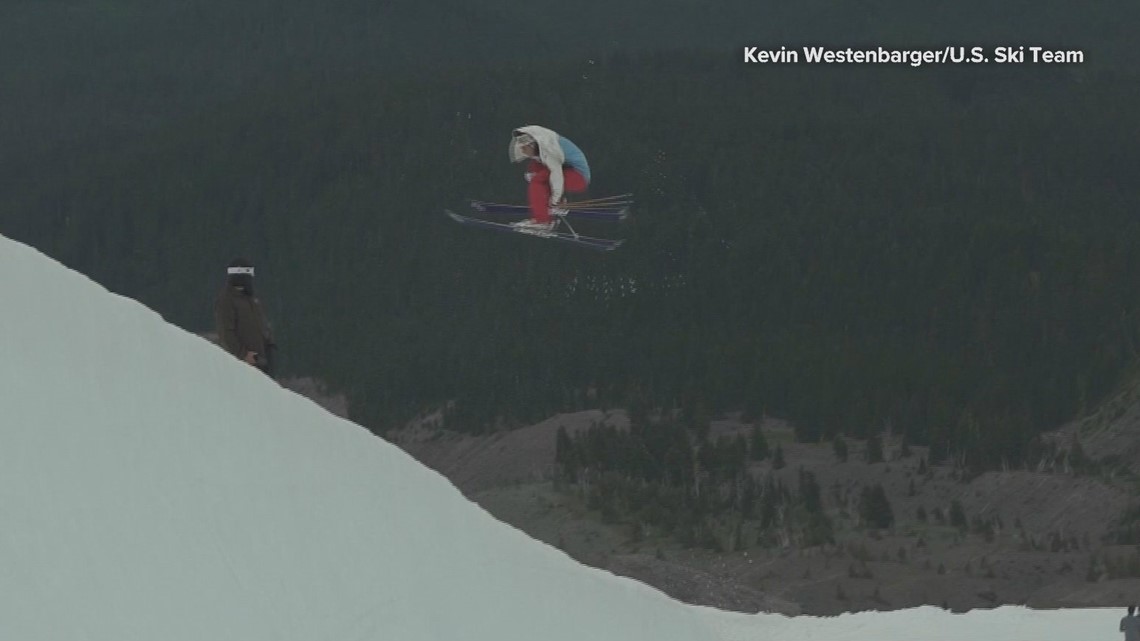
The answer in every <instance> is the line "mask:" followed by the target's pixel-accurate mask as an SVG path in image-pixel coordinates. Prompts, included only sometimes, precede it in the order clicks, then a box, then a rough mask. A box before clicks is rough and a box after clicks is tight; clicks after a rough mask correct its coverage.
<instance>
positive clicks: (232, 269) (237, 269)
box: [226, 267, 253, 276]
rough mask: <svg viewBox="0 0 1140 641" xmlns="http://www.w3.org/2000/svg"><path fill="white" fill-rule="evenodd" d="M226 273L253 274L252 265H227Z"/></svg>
mask: <svg viewBox="0 0 1140 641" xmlns="http://www.w3.org/2000/svg"><path fill="white" fill-rule="evenodd" d="M226 273H227V274H229V275H230V276H233V275H235V274H249V275H250V276H253V268H252V267H229V268H227V269H226Z"/></svg>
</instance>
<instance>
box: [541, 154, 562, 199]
mask: <svg viewBox="0 0 1140 641" xmlns="http://www.w3.org/2000/svg"><path fill="white" fill-rule="evenodd" d="M544 162H545V164H546V166H547V167H549V168H550V204H551V205H557V204H558V203H559V202H560V201H561V200H562V190H563V188H564V186H565V184H566V182H565V178H564V176H563V175H562V162H561V161H560V160H557V159H554V158H550V157H547V158H545V159H544Z"/></svg>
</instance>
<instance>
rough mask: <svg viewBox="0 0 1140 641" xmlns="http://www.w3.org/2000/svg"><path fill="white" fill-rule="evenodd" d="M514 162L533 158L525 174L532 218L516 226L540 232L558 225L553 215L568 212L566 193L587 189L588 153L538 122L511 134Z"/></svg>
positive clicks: (588, 181)
mask: <svg viewBox="0 0 1140 641" xmlns="http://www.w3.org/2000/svg"><path fill="white" fill-rule="evenodd" d="M510 158H511V162H514V163H519V162H523V161H524V160H528V161H530V162H529V164H528V165H527V170H526V174H524V177H525V178H526V180H527V182H529V183H530V186H529V188H528V189H527V204H528V205H529V206H530V211H531V216H532V217H531V218H529V219H527V220H521V221H519V222H517V223H512V226H514V227H518V228H522V229H527V230H531V229H533V230H536V231H550V230H551V229H553V228H554V225H555V221H554V218H553V215H565V213H566V211H565V210H564V209H563V208H562V207H561V206H562V205H563V202H564V195H565V194H566V193H579V192H584V191H586V188H587V187H588V186H589V185H590V165H589V163H587V162H586V155H585V154H583V153H582V150H581V149H579V148H578V145H575V144H574V143H573V142H571V141H570V140H569V139H567V138H565V137H564V136H560V135H559V134H557V133H556V132H554V131H551V130H549V129H547V128H545V127H539V126H537V125H528V126H526V127H519V128H518V129H515V130H514V132H513V133H512V136H511V145H510Z"/></svg>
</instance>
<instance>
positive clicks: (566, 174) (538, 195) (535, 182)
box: [526, 161, 587, 223]
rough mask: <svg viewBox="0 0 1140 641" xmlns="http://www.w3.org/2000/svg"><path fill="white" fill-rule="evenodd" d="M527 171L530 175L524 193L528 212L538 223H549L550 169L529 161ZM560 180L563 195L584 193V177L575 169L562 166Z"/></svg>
mask: <svg viewBox="0 0 1140 641" xmlns="http://www.w3.org/2000/svg"><path fill="white" fill-rule="evenodd" d="M527 171H528V172H529V173H530V174H531V177H530V187H529V188H528V189H527V193H526V197H527V203H528V204H529V205H530V212H531V213H532V214H534V219H535V220H537V221H538V222H540V223H547V222H550V168H549V167H547V166H546V165H544V164H542V163H540V162H535V161H531V163H530V166H529V167H527ZM562 178H563V181H562V182H563V184H562V192H563V193H566V194H572V193H579V192H583V191H586V186H587V184H586V177H585V176H583V175H582V174H580V173H578V170H577V169H571V168H570V167H568V166H563V167H562Z"/></svg>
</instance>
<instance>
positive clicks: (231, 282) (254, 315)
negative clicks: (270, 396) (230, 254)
mask: <svg viewBox="0 0 1140 641" xmlns="http://www.w3.org/2000/svg"><path fill="white" fill-rule="evenodd" d="M214 321H215V323H216V325H217V331H218V343H219V344H220V345H221V346H222V348H223V349H225V350H226V351H227V352H229V353H231V354H233V355H234V356H236V357H238V358H240V359H242V360H243V361H245V362H246V363H249V364H250V365H253V366H254V367H256V368H258V369H260V370H261V371H263V372H265V373H266V374H268V375H270V376H272V375H273V360H274V359H273V356H274V351H275V350H276V349H277V345H276V343H275V342H274V340H273V330H272V329H271V328H270V326H269V321H268V320H266V316H265V310H264V309H262V307H261V301H259V300H258V299H257V297H256V296H254V294H253V263H251V262H250V261H248V260H245V259H244V258H237V259H234V260H233V261H232V262H231V263H230V265H229V267H228V268H227V269H226V282H225V284H224V285H223V286H222V289H221V291H220V292H218V297H217V300H215V301H214Z"/></svg>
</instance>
